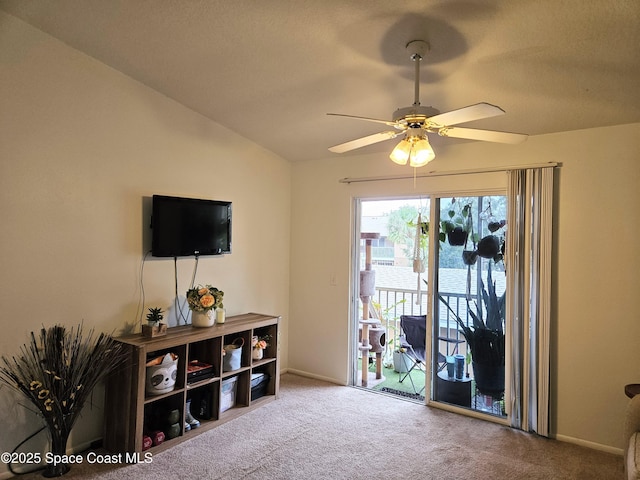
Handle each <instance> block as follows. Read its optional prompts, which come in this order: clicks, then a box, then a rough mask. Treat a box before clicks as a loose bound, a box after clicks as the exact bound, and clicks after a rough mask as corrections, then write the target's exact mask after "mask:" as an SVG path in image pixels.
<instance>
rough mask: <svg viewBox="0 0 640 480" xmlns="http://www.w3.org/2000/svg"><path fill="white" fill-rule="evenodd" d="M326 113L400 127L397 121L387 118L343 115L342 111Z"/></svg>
mask: <svg viewBox="0 0 640 480" xmlns="http://www.w3.org/2000/svg"><path fill="white" fill-rule="evenodd" d="M327 115H333V116H336V117H346V118H354V119H356V120H365V121H367V122H375V123H382V124H384V125H388V126H390V127H396V128H401V127H400V126H399V124H398V123H396V122H393V121H389V120H378V119H377V118H368V117H356V116H355V115H344V114H342V113H327Z"/></svg>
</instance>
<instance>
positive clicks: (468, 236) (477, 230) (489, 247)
mask: <svg viewBox="0 0 640 480" xmlns="http://www.w3.org/2000/svg"><path fill="white" fill-rule="evenodd" d="M434 203H435V205H436V211H435V212H434V215H433V217H432V219H431V221H432V222H435V223H436V224H437V231H436V232H434V233H433V235H432V237H431V238H432V239H437V243H438V245H437V248H434V249H433V252H432V255H433V257H432V258H433V259H434V260H433V266H434V270H433V272H432V277H431V278H432V279H433V280H432V281H433V282H434V283H433V285H434V288H433V290H432V291H431V292H430V293H431V295H432V299H433V315H432V316H431V318H430V320H431V321H430V323H431V328H430V335H429V336H430V341H431V347H432V348H431V362H432V363H431V365H432V368H431V383H432V393H431V400H432V401H434V402H438V403H442V404H447V405H451V406H455V407H462V408H465V409H469V410H473V411H476V412H482V413H487V414H490V415H493V416H497V417H504V418H506V417H507V412H506V408H505V371H508V370H509V369H508V365H506V363H507V362H506V361H505V359H506V352H505V349H506V341H505V339H506V336H505V334H507V332H506V328H508V326H507V324H506V322H505V307H506V305H505V304H506V278H505V265H504V245H505V239H506V234H507V226H506V219H507V198H506V196H504V195H481V196H456V197H453V196H448V197H441V198H438V199H436V200H435V202H434Z"/></svg>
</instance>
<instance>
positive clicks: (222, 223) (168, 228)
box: [151, 195, 231, 257]
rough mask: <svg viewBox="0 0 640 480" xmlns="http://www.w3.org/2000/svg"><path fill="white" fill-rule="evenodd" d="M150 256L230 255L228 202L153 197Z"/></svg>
mask: <svg viewBox="0 0 640 480" xmlns="http://www.w3.org/2000/svg"><path fill="white" fill-rule="evenodd" d="M151 229H152V234H151V255H153V256H154V257H186V256H192V255H194V256H199V255H221V254H223V253H231V202H224V201H218V200H202V199H195V198H181V197H169V196H164V195H154V196H153V206H152V217H151Z"/></svg>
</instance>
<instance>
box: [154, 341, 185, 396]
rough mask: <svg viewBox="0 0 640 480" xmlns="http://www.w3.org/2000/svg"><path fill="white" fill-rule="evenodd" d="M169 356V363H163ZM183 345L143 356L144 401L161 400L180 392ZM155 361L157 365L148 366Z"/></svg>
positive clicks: (182, 373)
mask: <svg viewBox="0 0 640 480" xmlns="http://www.w3.org/2000/svg"><path fill="white" fill-rule="evenodd" d="M167 355H169V360H171V359H172V358H175V360H173V361H170V363H165V359H166V358H167ZM185 356H186V347H185V345H180V346H176V347H175V348H167V349H162V350H154V351H151V352H149V353H147V354H146V356H145V378H144V381H145V401H150V400H154V399H157V398H162V397H165V396H167V395H170V394H172V393H173V392H175V391H176V390H178V391H179V390H181V389H183V388H184V385H185ZM153 360H157V361H158V362H159V364H158V365H153V366H148V364H149V362H151V361H153Z"/></svg>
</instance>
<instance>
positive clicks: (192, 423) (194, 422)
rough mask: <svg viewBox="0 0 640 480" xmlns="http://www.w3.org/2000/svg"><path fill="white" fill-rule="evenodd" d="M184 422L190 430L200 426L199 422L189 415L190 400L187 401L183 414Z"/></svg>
mask: <svg viewBox="0 0 640 480" xmlns="http://www.w3.org/2000/svg"><path fill="white" fill-rule="evenodd" d="M184 420H185V422H186V423H188V424H189V426H190V428H198V427H199V426H200V420H197V419H195V418H193V415H191V399H189V400H187V410H186V412H185V413H184Z"/></svg>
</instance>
